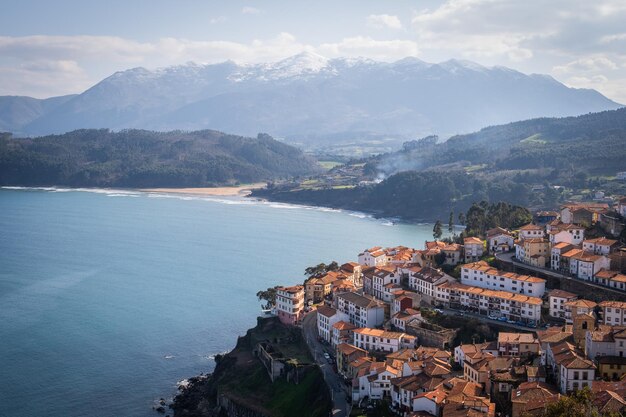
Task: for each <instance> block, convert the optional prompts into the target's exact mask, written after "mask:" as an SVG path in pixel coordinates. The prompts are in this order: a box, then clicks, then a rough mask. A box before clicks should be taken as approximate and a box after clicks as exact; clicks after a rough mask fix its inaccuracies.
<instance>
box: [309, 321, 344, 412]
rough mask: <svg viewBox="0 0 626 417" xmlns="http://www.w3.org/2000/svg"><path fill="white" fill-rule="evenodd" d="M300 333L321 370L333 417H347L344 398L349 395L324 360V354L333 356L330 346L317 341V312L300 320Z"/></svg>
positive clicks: (339, 378) (338, 377)
mask: <svg viewBox="0 0 626 417" xmlns="http://www.w3.org/2000/svg"><path fill="white" fill-rule="evenodd" d="M302 333H303V334H304V338H305V340H306V342H307V345H308V346H309V349H310V350H311V354H312V355H313V357H314V358H315V361H316V362H317V364H318V365H319V366H320V368H321V369H322V373H323V374H324V380H325V381H326V385H328V389H329V390H330V393H331V396H332V399H333V410H332V416H333V417H347V416H349V415H350V408H351V407H350V405H349V404H348V402H347V400H346V397H347V395H349V392H348V391H347V388H346V386H345V384H344V383H343V380H342V378H341V377H340V376H339V375H338V374H337V373H336V372H335V371H334V369H333V366H332V365H330V364H329V363H328V361H327V360H326V359H325V358H324V352H326V353H328V354H330V355H332V357H334V356H335V353H334V352H333V351H332V349H331V348H330V346H327V345H323V344H321V343H320V342H319V341H318V339H317V337H318V336H317V312H316V311H312V312H310V313H308V314H307V315H306V316H305V317H304V319H303V320H302Z"/></svg>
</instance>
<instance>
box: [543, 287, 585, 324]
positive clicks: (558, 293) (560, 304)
mask: <svg viewBox="0 0 626 417" xmlns="http://www.w3.org/2000/svg"><path fill="white" fill-rule="evenodd" d="M548 295H549V296H548V305H549V306H550V312H549V315H550V317H554V318H558V319H563V320H565V303H567V302H568V301H573V300H575V299H576V298H578V296H577V295H576V294H572V293H571V292H567V291H563V290H551V291H550V292H549V293H548Z"/></svg>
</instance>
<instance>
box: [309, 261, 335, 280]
mask: <svg viewBox="0 0 626 417" xmlns="http://www.w3.org/2000/svg"><path fill="white" fill-rule="evenodd" d="M337 270H339V264H338V263H337V261H332V262H331V263H329V264H328V265H326V264H325V263H323V262H322V263H320V264H317V265H315V266H309V267H308V268H306V269H305V270H304V275H306V276H307V277H308V278H307V279H310V278H317V277H320V276H322V275H324V274H326V273H327V272H331V271H337Z"/></svg>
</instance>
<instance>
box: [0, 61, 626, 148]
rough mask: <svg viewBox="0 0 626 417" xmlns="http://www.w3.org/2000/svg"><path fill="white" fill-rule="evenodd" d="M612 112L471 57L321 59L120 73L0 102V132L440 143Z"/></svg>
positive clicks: (583, 94)
mask: <svg viewBox="0 0 626 417" xmlns="http://www.w3.org/2000/svg"><path fill="white" fill-rule="evenodd" d="M619 107H621V105H620V104H618V103H616V102H614V101H611V100H610V99H608V98H606V97H604V96H603V95H602V94H600V93H598V92H597V91H595V90H588V89H574V88H569V87H566V86H565V85H563V84H561V83H560V82H558V81H556V80H555V79H554V78H552V77H550V76H547V75H538V74H531V75H526V74H523V73H521V72H518V71H515V70H512V69H509V68H505V67H484V66H481V65H479V64H476V63H474V62H470V61H459V60H450V61H446V62H442V63H438V64H432V63H427V62H424V61H421V60H419V59H416V58H405V59H402V60H399V61H396V62H393V63H386V62H377V61H373V60H369V59H363V58H358V59H352V58H338V59H327V58H325V57H322V56H320V55H317V54H313V53H302V54H299V55H296V56H293V57H290V58H287V59H284V60H282V61H278V62H273V63H265V64H245V65H239V64H236V63H235V62H232V61H227V62H223V63H219V64H210V65H198V64H186V65H180V66H173V67H167V68H162V69H157V70H148V69H145V68H133V69H129V70H126V71H121V72H117V73H115V74H113V75H111V76H110V77H108V78H106V79H104V80H102V81H101V82H99V83H97V84H96V85H94V86H93V87H91V88H89V89H88V90H86V91H84V92H83V93H81V94H77V95H69V96H63V97H54V98H49V99H46V100H38V99H33V98H30V97H18V96H3V97H0V130H2V131H9V132H12V133H14V134H17V135H44V134H51V133H63V132H67V131H71V130H74V129H82V128H110V129H114V130H119V129H125V128H138V129H151V130H159V131H166V130H173V129H183V130H197V129H215V130H220V131H225V132H230V133H233V134H238V135H247V136H255V135H256V134H257V133H258V132H266V133H269V134H271V135H273V136H277V137H283V138H287V139H288V140H291V141H294V142H304V143H307V142H309V143H310V142H315V141H316V140H323V138H329V137H330V138H345V137H348V138H355V137H358V136H364V137H366V136H370V137H371V135H396V136H398V137H400V138H415V137H421V136H425V135H427V134H438V135H439V136H440V137H448V136H452V135H454V134H456V133H465V132H472V131H475V130H478V129H480V128H482V127H484V126H488V125H495V124H502V123H507V122H511V121H516V120H523V119H530V118H534V117H552V116H556V117H561V116H572V115H580V114H585V113H589V112H597V111H602V110H610V109H616V108H619Z"/></svg>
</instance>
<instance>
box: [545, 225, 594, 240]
mask: <svg viewBox="0 0 626 417" xmlns="http://www.w3.org/2000/svg"><path fill="white" fill-rule="evenodd" d="M548 235H549V237H550V244H551V245H556V244H557V243H561V242H565V243H569V244H570V245H580V244H581V243H582V242H583V240H584V239H585V228H584V227H582V226H578V225H575V224H571V223H562V224H559V225H558V226H556V227H553V228H552V229H551V230H550V232H548Z"/></svg>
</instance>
